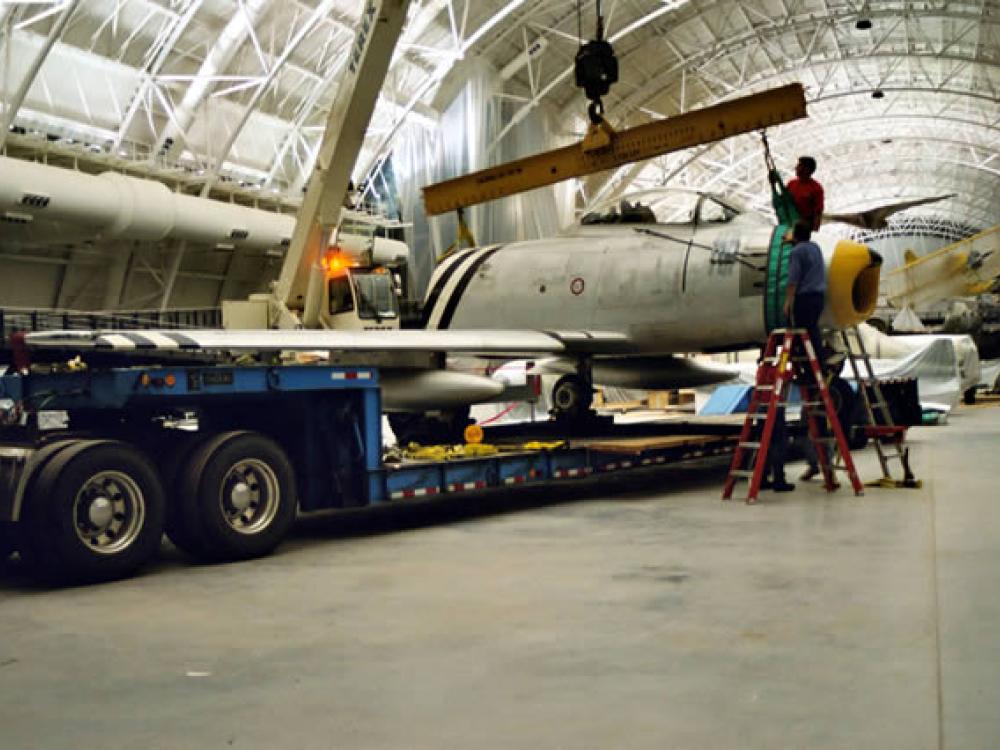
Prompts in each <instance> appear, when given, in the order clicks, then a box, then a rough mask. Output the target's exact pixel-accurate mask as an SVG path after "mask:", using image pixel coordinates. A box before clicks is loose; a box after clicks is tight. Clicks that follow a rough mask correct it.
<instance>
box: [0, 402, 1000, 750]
mask: <svg viewBox="0 0 1000 750" xmlns="http://www.w3.org/2000/svg"><path fill="white" fill-rule="evenodd" d="M912 444H913V446H914V461H913V464H914V467H915V468H916V470H917V472H918V475H919V476H922V477H923V478H924V480H925V485H924V488H923V489H922V490H918V491H914V490H872V491H869V493H868V494H867V495H866V497H864V498H860V499H855V498H853V497H852V496H850V495H849V494H848V493H847V492H845V491H844V490H841V491H840V492H838V493H836V494H835V495H833V496H831V497H827V496H826V495H825V493H824V492H823V491H822V489H821V488H820V487H819V486H816V485H815V484H810V485H808V486H805V487H804V488H802V489H801V491H798V492H796V493H792V494H790V495H774V494H772V493H766V494H765V495H764V496H763V497H764V500H765V503H764V504H763V505H761V506H758V507H747V506H745V505H743V504H742V503H732V504H724V503H722V502H720V501H719V490H720V486H721V481H722V476H723V473H724V470H723V471H722V472H720V471H719V470H699V471H685V472H676V471H675V472H660V473H658V474H655V475H652V477H650V476H647V477H646V478H645V479H644V480H643V481H638V480H636V479H629V480H627V481H626V482H622V481H620V480H619V481H616V482H614V483H605V484H601V485H598V486H596V487H593V486H592V487H590V488H587V489H581V488H580V487H579V486H578V487H576V488H574V489H573V490H572V491H565V490H563V491H560V492H559V493H553V492H552V491H546V492H535V494H533V495H527V496H517V497H516V498H513V499H512V498H500V497H494V498H492V499H489V500H488V501H486V502H485V503H482V504H483V505H484V506H485V512H478V513H471V512H470V511H469V506H470V504H471V503H472V502H473V501H471V500H466V501H464V502H459V503H455V502H451V503H446V504H443V505H435V506H429V507H428V506H422V507H421V506H409V507H403V508H400V509H394V510H393V511H392V512H389V513H371V512H366V513H362V514H355V515H352V516H349V517H347V518H342V519H339V520H337V521H331V520H330V519H309V520H308V521H307V522H306V523H303V524H301V526H300V529H299V531H298V533H297V535H296V538H295V539H294V540H292V541H291V542H290V543H288V544H286V545H284V546H283V547H282V548H281V549H280V550H279V552H278V553H277V554H276V555H274V556H272V557H270V558H267V559H264V560H259V561H255V562H250V563H241V564H234V565H220V566H204V567H199V566H193V565H191V564H189V563H188V562H186V561H185V560H184V559H183V558H181V557H180V556H178V555H177V554H175V553H174V552H173V551H172V550H169V549H165V551H164V554H163V559H162V560H161V562H160V563H158V564H157V566H156V567H155V568H154V569H152V570H150V571H148V572H147V573H146V574H145V575H143V576H141V577H138V578H135V579H132V580H129V581H123V582H119V583H114V584H109V585H104V586H99V587H91V588H81V589H75V590H63V591H46V590H41V589H37V588H33V587H31V585H30V584H28V583H27V582H26V580H25V579H24V578H23V576H22V573H21V572H20V571H19V570H18V569H17V568H16V566H13V565H9V566H8V567H7V569H6V570H3V571H0V747H2V748H3V750H20V749H21V748H32V749H36V748H101V749H102V750H110V749H112V748H130V749H134V748H183V749H188V748H215V747H235V748H296V749H297V750H309V749H311V748H348V749H350V750H355V749H357V750H361V749H365V748H435V749H437V748H452V747H456V748H457V747H461V748H477V749H478V748H505V749H508V748H533V749H534V748H573V749H574V750H575V749H577V748H600V749H601V750H604V749H606V748H616V747H621V748H657V749H658V750H659V749H662V748H729V747H739V748H778V747H780V748H879V749H884V748H906V750H918V749H920V748H942V747H946V748H948V749H949V750H958V749H959V748H977V749H978V748H992V747H998V746H1000V711H998V710H997V707H998V706H1000V585H998V583H997V571H998V570H1000V511H998V492H997V488H996V480H995V477H996V475H997V470H996V467H997V463H998V461H1000V458H998V456H1000V451H998V448H1000V409H998V408H996V407H982V408H966V409H963V410H962V411H960V412H958V413H957V414H955V415H953V417H952V420H951V424H950V425H949V426H947V427H936V428H924V429H920V430H917V431H915V433H914V435H913V438H912ZM858 458H859V465H860V467H861V469H862V473H863V476H867V477H868V478H872V477H874V476H877V470H876V467H875V462H874V457H873V455H871V452H870V451H866V452H865V453H863V454H860V455H859V457H858ZM795 469H797V467H795V468H793V473H797V471H796V470H795ZM801 487H802V486H801V485H800V488H801ZM571 501H572V502H571ZM445 522H446V523H445Z"/></svg>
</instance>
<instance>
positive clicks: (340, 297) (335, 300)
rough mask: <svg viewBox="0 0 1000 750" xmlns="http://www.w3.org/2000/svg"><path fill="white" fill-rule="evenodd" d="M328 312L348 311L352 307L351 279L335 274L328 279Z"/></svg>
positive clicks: (335, 313)
mask: <svg viewBox="0 0 1000 750" xmlns="http://www.w3.org/2000/svg"><path fill="white" fill-rule="evenodd" d="M327 283H328V284H329V288H330V314H331V315H337V314H338V313H344V312H350V311H351V310H353V309H354V297H353V296H352V295H351V281H350V279H348V277H347V276H346V275H345V276H337V277H336V278H333V279H330V281H329V282H327Z"/></svg>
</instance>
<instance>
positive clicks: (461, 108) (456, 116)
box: [392, 61, 574, 294]
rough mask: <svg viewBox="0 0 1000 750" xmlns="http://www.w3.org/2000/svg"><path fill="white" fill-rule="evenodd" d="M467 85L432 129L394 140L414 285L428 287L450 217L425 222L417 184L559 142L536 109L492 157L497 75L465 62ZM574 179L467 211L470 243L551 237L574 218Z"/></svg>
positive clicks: (452, 229) (450, 238) (449, 240)
mask: <svg viewBox="0 0 1000 750" xmlns="http://www.w3.org/2000/svg"><path fill="white" fill-rule="evenodd" d="M463 77H464V78H465V79H466V82H465V84H464V85H463V87H462V88H461V89H460V90H459V92H458V94H457V95H456V96H455V97H454V99H453V100H452V101H451V103H450V104H449V105H448V106H447V107H445V108H444V110H443V111H442V115H441V119H440V121H439V123H438V127H437V128H436V129H435V130H433V131H431V130H428V129H427V128H426V127H425V126H422V125H415V124H408V125H406V126H404V127H403V128H402V129H401V130H400V133H399V135H398V136H397V138H396V140H395V142H394V144H393V152H392V169H393V174H394V175H395V179H396V189H397V192H398V195H399V202H400V210H401V213H402V216H403V221H406V222H409V223H411V224H412V225H413V228H412V229H411V230H410V232H409V237H408V239H409V244H410V248H411V250H410V257H411V259H412V263H411V273H412V279H411V280H412V283H413V285H414V286H413V288H414V289H415V290H417V291H418V292H419V293H421V294H422V293H423V291H424V290H425V289H426V288H427V283H428V281H429V280H430V277H431V273H432V272H433V270H434V265H435V261H436V259H437V257H438V256H439V255H440V254H441V253H443V252H444V251H445V250H446V249H447V248H448V247H449V246H451V245H452V244H453V243H454V242H455V238H456V233H457V223H456V217H455V215H454V214H449V215H444V216H437V217H432V218H430V219H428V217H427V216H426V214H425V213H424V210H423V200H422V195H421V192H420V191H421V188H423V187H424V186H426V185H429V184H432V183H435V182H440V181H441V180H446V179H449V178H451V177H457V176H459V175H463V174H467V173H469V172H474V171H476V170H479V169H485V168H486V167H488V166H492V165H494V164H499V163H501V162H505V161H509V160H511V159H515V158H519V157H522V156H529V155H531V154H534V153H538V152H539V151H545V150H548V149H551V148H556V147H558V146H560V145H565V142H566V141H567V139H566V138H565V136H563V138H562V140H563V142H562V143H560V142H558V139H557V137H556V136H555V135H554V132H555V128H554V127H553V123H554V122H555V118H554V117H552V116H551V114H550V112H549V111H548V110H546V109H544V108H541V107H539V108H536V109H535V110H534V111H533V112H532V113H531V114H530V115H529V116H528V117H526V118H525V119H524V120H523V121H522V122H520V123H519V124H518V125H517V126H516V127H514V128H513V129H512V130H511V132H510V133H508V134H507V136H506V137H505V138H504V140H503V141H502V142H501V143H500V145H499V147H498V148H497V149H495V150H494V152H493V153H492V154H491V153H490V151H489V147H490V144H491V143H492V142H493V140H494V139H495V138H496V136H497V135H498V134H499V133H500V131H501V129H502V127H503V122H504V120H503V115H504V114H505V113H504V112H503V111H502V109H503V108H502V107H501V106H500V102H501V99H500V98H499V96H498V95H499V93H500V91H501V83H502V82H501V80H500V78H499V76H498V74H497V73H496V71H495V70H493V69H492V68H491V67H489V66H488V65H487V64H486V63H484V62H481V61H470V62H469V63H468V64H467V65H466V66H465V67H464V68H463ZM573 190H574V188H573V184H572V183H561V184H559V185H554V186H552V187H546V188H539V189H538V190H533V191H532V192H531V193H527V194H524V195H517V196H512V197H510V198H504V199H502V200H498V201H491V202H489V203H486V204H480V205H477V206H472V207H470V208H469V209H467V210H466V222H467V224H468V226H469V228H470V229H471V231H472V233H473V236H474V237H475V239H476V242H477V243H478V244H480V245H489V244H495V243H501V242H512V241H517V240H526V239H536V238H539V237H545V236H551V235H553V234H556V233H557V232H558V231H559V229H560V228H561V227H562V226H565V225H566V224H568V223H569V222H570V221H571V220H572V217H573Z"/></svg>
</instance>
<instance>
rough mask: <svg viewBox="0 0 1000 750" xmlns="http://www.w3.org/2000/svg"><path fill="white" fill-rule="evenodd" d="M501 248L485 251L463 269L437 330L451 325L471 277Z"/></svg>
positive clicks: (499, 246) (500, 246)
mask: <svg viewBox="0 0 1000 750" xmlns="http://www.w3.org/2000/svg"><path fill="white" fill-rule="evenodd" d="M502 247H503V245H497V246H496V247H494V248H493V249H492V250H487V251H486V252H485V253H483V254H482V255H480V256H479V257H478V258H476V260H475V261H474V262H472V263H471V264H470V265H469V267H468V268H467V269H465V273H464V274H462V278H461V280H460V281H459V282H458V286H456V287H455V291H454V292H452V293H451V297H450V298H449V299H448V306H447V307H446V308H445V309H444V313H443V314H442V315H441V322H440V323H438V328H447V327H448V326H449V325H451V319H452V318H453V317H454V315H455V310H457V309H458V303H459V302H461V300H462V295H463V294H465V290H466V288H467V287H468V286H469V282H471V281H472V277H473V276H475V275H476V272H477V271H478V270H479V269H480V268H481V267H482V265H483V263H485V262H486V261H488V260H489V259H490V258H492V257H493V256H494V255H496V253H497V251H499V250H500V249H501V248H502Z"/></svg>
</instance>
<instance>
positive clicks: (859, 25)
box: [854, 2, 872, 31]
mask: <svg viewBox="0 0 1000 750" xmlns="http://www.w3.org/2000/svg"><path fill="white" fill-rule="evenodd" d="M871 27H872V19H871V16H870V15H869V10H868V3H867V2H865V3H864V4H863V5H862V6H861V10H859V11H858V20H857V21H855V22H854V28H856V29H857V30H858V31H867V30H868V29H870V28H871Z"/></svg>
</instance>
